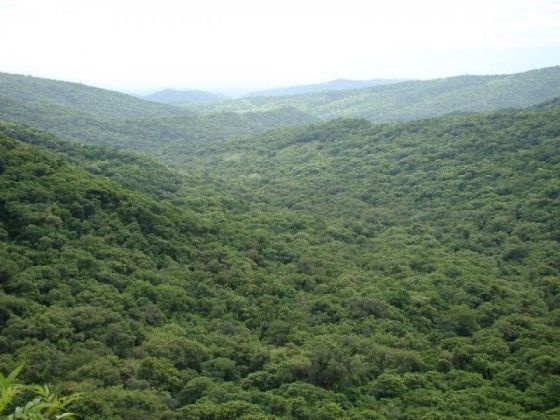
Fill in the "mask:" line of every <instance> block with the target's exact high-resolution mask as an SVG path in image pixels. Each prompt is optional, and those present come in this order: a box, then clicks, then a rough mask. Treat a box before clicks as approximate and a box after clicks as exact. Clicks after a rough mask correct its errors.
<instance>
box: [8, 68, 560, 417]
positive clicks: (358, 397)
mask: <svg viewBox="0 0 560 420" xmlns="http://www.w3.org/2000/svg"><path fill="white" fill-rule="evenodd" d="M543 71H544V72H545V73H546V74H551V72H552V73H554V72H557V69H556V68H555V69H548V70H543ZM547 72H548V73H547ZM545 73H541V75H540V76H539V77H544V76H543V74H545ZM536 74H537V73H534V74H533V76H534V75H536ZM512 77H513V76H512ZM524 77H525V76H524ZM551 77H552V76H551ZM555 77H556V76H555ZM536 79H538V78H535V80H536ZM492 80H494V79H492ZM495 80H498V79H495ZM524 80H526V79H524ZM531 80H532V79H531ZM0 81H1V82H0V117H1V118H2V119H3V121H0V372H3V373H4V374H6V375H7V374H8V372H14V371H17V369H18V366H23V368H22V370H21V372H19V376H18V378H20V379H21V380H22V381H24V382H25V383H36V384H48V385H49V386H50V387H51V389H52V390H53V392H54V393H56V395H61V396H66V395H75V394H76V393H78V395H80V398H78V399H75V400H73V399H72V401H71V403H69V405H68V406H67V407H65V410H68V411H70V412H73V413H78V415H79V416H81V417H83V418H88V419H108V418H109V419H158V418H161V419H172V418H177V419H212V420H217V419H223V420H226V419H235V418H240V419H271V418H285V419H317V420H319V419H341V418H348V419H376V418H379V419H384V418H390V419H393V418H397V419H417V418H442V419H443V418H496V419H498V418H526V419H554V418H558V417H559V416H560V408H559V406H560V244H559V241H560V102H559V101H558V99H553V100H550V101H548V102H545V103H542V104H540V105H536V106H532V107H528V108H525V109H519V110H512V109H510V110H501V111H495V112H483V113H476V114H471V115H460V114H454V115H449V116H445V117H440V118H434V119H428V120H418V121H411V122H401V123H384V124H375V123H372V122H371V121H368V120H366V119H335V120H332V121H327V122H318V121H317V119H316V118H315V117H310V116H308V115H307V114H305V113H302V112H301V111H299V110H297V109H296V108H284V109H282V110H279V111H278V110H274V111H266V112H260V111H259V112H255V113H251V114H236V113H216V114H208V115H201V114H196V113H192V112H188V111H185V110H182V109H180V108H174V107H170V106H165V105H160V104H155V103H148V102H146V103H143V102H142V101H141V100H140V99H136V98H132V99H131V98H130V97H127V96H126V95H120V94H113V93H110V94H109V93H107V91H102V90H97V89H93V88H88V87H85V86H80V85H69V86H67V85H65V84H64V83H63V82H51V81H44V80H42V79H34V78H26V77H21V76H17V77H16V76H6V75H2V77H0ZM533 82H534V80H533V81H531V83H533ZM549 82H550V80H549ZM549 82H547V83H549ZM43 83H46V84H43ZM405 83H408V82H403V83H400V84H398V85H394V86H388V87H383V89H393V88H395V87H396V86H401V85H404V84H405ZM496 83H498V82H496ZM527 83H529V82H527ZM19 84H21V89H19V90H18V86H19ZM498 84H499V83H498ZM37 85H41V87H37ZM549 85H550V86H552V87H551V88H550V90H546V91H544V90H542V89H541V91H540V92H541V93H540V94H539V95H540V96H543V98H542V100H545V99H550V98H547V96H549V92H551V91H553V86H554V84H553V83H551V82H550V84H549ZM523 86H524V85H523V84H520V88H519V89H520V90H519V92H523V89H524V88H523ZM534 86H537V84H535V85H534ZM375 89H377V88H375ZM537 89H538V88H537V87H533V88H531V89H529V90H530V91H531V92H536V91H537ZM529 90H527V91H529ZM34 95H37V96H34ZM528 98H529V97H526V98H525V99H523V102H524V103H527V102H529V103H532V102H533V101H534V100H536V99H535V98H536V96H532V97H531V99H528ZM456 100H457V101H460V100H461V99H460V97H457V99H456ZM481 101H482V99H481ZM129 104H130V106H129ZM146 104H148V105H146ZM428 108H430V106H427V108H426V111H423V112H424V113H428ZM475 110H476V109H472V111H475ZM403 112H404V110H403ZM109 114H110V115H109ZM415 117H416V116H415V115H414V114H410V118H415ZM83 143H86V144H88V145H87V146H86V145H84V144H83ZM108 145H109V146H116V147H117V148H114V147H108ZM124 147H126V148H127V149H129V150H123V148H124ZM142 153H143V154H142ZM169 165H173V166H174V168H175V169H174V168H170V166H169ZM176 168H180V170H177V169H176ZM28 397H29V396H28V395H23V394H22V395H19V396H16V397H14V399H13V401H12V402H11V403H10V404H11V405H10V406H9V407H8V409H13V408H14V407H16V406H18V405H20V406H21V405H23V404H24V403H25V402H26V401H27V399H26V398H28ZM0 414H4V413H0Z"/></svg>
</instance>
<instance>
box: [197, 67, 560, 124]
mask: <svg viewBox="0 0 560 420" xmlns="http://www.w3.org/2000/svg"><path fill="white" fill-rule="evenodd" d="M557 96H560V66H556V67H549V68H544V69H538V70H532V71H527V72H524V73H517V74H508V75H491V76H468V75H467V76H456V77H448V78H443V79H434V80H419V81H408V82H401V83H394V84H391V85H384V86H374V87H368V88H363V89H352V90H341V91H328V92H315V93H306V94H300V95H289V96H266V97H264V96H254V97H245V98H239V99H234V100H226V101H220V102H216V103H208V104H200V105H197V106H195V105H193V106H191V107H190V109H192V110H195V111H199V112H202V111H206V112H209V111H213V112H215V111H234V112H249V111H251V112H255V111H264V110H273V109H276V108H279V107H285V106H292V107H294V108H297V109H299V110H301V111H303V112H305V113H307V114H310V115H313V116H315V117H318V118H322V119H332V118H366V119H369V120H371V121H377V122H392V121H405V120H414V119H420V118H432V117H437V116H441V115H445V114H449V113H457V112H460V113H465V112H467V113H472V112H481V111H494V110H498V109H502V108H522V107H526V106H531V105H535V104H538V103H541V102H544V101H548V100H551V99H553V98H554V97H557Z"/></svg>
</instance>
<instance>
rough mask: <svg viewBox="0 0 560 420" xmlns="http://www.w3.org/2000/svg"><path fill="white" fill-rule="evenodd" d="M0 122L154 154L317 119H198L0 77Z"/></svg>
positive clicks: (108, 95) (118, 96) (274, 115)
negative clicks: (28, 126) (12, 122)
mask: <svg viewBox="0 0 560 420" xmlns="http://www.w3.org/2000/svg"><path fill="white" fill-rule="evenodd" d="M0 119H5V120H12V121H17V122H19V123H22V124H27V125H31V126H34V127H37V128H40V129H43V130H47V131H49V132H51V133H54V134H56V135H58V136H59V137H60V138H61V139H65V140H79V141H80V142H82V143H89V144H94V145H106V146H113V147H128V148H132V149H136V150H142V151H145V152H148V153H150V154H153V155H158V154H161V153H165V152H164V151H165V150H168V151H167V153H168V154H169V155H172V154H174V153H175V148H177V147H178V148H181V149H184V148H188V144H190V143H197V142H212V141H216V140H223V139H225V138H229V137H232V136H239V135H246V134H255V133H259V132H263V131H266V130H268V129H271V128H276V127H280V126H285V125H294V124H295V125H298V124H303V123H307V122H310V121H313V120H315V118H313V117H310V116H308V115H306V114H305V113H303V112H301V111H298V110H296V109H294V108H290V107H282V108H279V109H275V110H272V111H266V112H254V113H247V114H244V115H237V114H234V113H214V114H208V115H198V114H196V113H193V112H190V111H186V110H184V109H179V108H177V107H173V106H168V105H164V104H158V103H155V102H150V101H145V100H142V99H138V98H135V97H133V96H129V95H125V94H122V93H118V92H112V91H108V90H104V89H98V88H93V87H89V86H85V85H80V84H76V83H68V82H61V81H53V80H47V79H41V78H35V77H29V76H19V75H11V74H4V73H0Z"/></svg>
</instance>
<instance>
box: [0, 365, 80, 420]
mask: <svg viewBox="0 0 560 420" xmlns="http://www.w3.org/2000/svg"><path fill="white" fill-rule="evenodd" d="M21 368H22V367H21V366H19V367H17V368H16V369H14V370H13V371H12V372H10V373H9V374H8V375H7V376H4V375H3V374H2V373H0V415H2V419H6V420H15V419H53V420H54V419H57V420H58V419H63V418H66V419H72V418H75V415H74V414H73V413H70V412H68V411H66V409H67V407H68V406H69V405H71V404H72V403H73V402H74V401H76V400H78V399H79V398H80V397H81V396H80V395H79V394H74V395H69V396H67V397H62V398H59V397H58V396H56V395H54V394H53V393H52V392H51V391H50V389H49V387H48V386H46V385H25V384H22V383H19V382H17V376H18V374H19V372H20V371H21Z"/></svg>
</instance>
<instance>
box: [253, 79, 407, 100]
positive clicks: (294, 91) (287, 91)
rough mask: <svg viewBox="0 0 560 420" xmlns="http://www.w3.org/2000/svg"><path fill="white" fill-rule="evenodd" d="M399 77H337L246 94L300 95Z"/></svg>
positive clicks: (375, 82)
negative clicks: (351, 78)
mask: <svg viewBox="0 0 560 420" xmlns="http://www.w3.org/2000/svg"><path fill="white" fill-rule="evenodd" d="M399 81H400V80H397V79H373V80H348V79H337V80H332V81H330V82H325V83H314V84H310V85H300V86H289V87H285V88H277V89H267V90H260V91H255V92H251V93H248V94H247V95H245V96H284V95H300V94H302V93H311V92H321V91H336V90H348V89H360V88H365V87H372V86H381V85H389V84H392V83H397V82H399Z"/></svg>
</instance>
